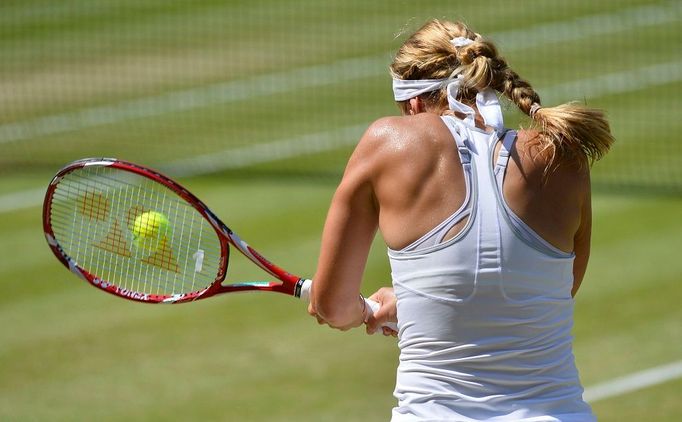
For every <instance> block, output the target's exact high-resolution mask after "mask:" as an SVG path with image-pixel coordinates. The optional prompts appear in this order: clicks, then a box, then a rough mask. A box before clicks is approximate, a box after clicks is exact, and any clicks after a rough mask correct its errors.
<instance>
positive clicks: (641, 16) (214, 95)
mask: <svg viewBox="0 0 682 422" xmlns="http://www.w3.org/2000/svg"><path fill="white" fill-rule="evenodd" d="M680 15H682V2H677V1H668V2H663V3H659V4H657V5H647V6H638V7H631V8H626V9H622V10H620V11H616V12H611V13H600V14H595V15H588V16H582V17H577V18H573V19H569V20H566V21H557V22H551V23H546V24H541V25H536V26H531V27H528V28H524V29H517V30H510V31H503V32H497V33H492V34H490V35H489V37H490V38H491V39H493V40H496V41H497V42H498V43H499V45H500V47H501V48H502V51H505V52H512V51H514V50H522V49H527V48H533V47H538V46H542V45H547V44H551V43H557V42H568V41H576V40H581V39H586V38H589V37H595V36H599V35H606V34H612V33H617V32H621V31H625V30H634V29H637V28H641V27H646V26H655V25H661V24H665V23H669V22H675V21H678V20H679V19H680ZM390 56H391V54H390V53H386V54H381V55H379V56H367V57H359V58H353V59H346V60H341V61H337V62H334V63H331V64H324V65H318V66H312V67H304V68H299V69H294V70H291V71H287V72H281V73H272V74H266V75H262V76H255V77H252V78H248V79H244V80H238V81H230V82H224V83H220V84H214V85H207V86H203V87H199V88H193V89H189V90H183V91H175V92H170V93H167V94H162V95H158V96H152V97H145V98H139V99H136V100H131V101H124V102H120V103H116V104H111V105H107V106H99V107H91V108H86V109H83V110H79V111H75V112H69V113H61V114H54V115H48V116H44V117H38V118H32V119H28V120H23V121H18V122H13V123H6V124H3V125H0V144H3V143H8V142H15V141H22V140H30V139H33V138H37V137H41V136H48V135H53V134H57V133H64V132H70V131H76V130H80V129H84V128H89V127H93V126H98V125H104V124H111V123H118V122H121V121H126V120H130V119H138V118H144V117H151V116H158V115H162V114H167V113H172V112H178V111H185V110H191V109H196V108H200V107H206V106H210V105H215V104H227V103H231V102H237V101H242V100H246V99H251V98H255V97H259V96H268V95H274V94H280V93H286V92H292V91H296V90H300V89H304V88H313V87H317V86H323V85H329V84H336V83H341V82H346V81H350V80H356V79H361V78H366V77H372V76H378V75H381V74H386V73H387V70H386V67H387V64H388V60H387V57H390Z"/></svg>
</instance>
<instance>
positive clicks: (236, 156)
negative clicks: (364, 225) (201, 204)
mask: <svg viewBox="0 0 682 422" xmlns="http://www.w3.org/2000/svg"><path fill="white" fill-rule="evenodd" d="M680 68H682V60H679V61H675V62H670V63H661V64H656V65H652V66H645V67H641V68H637V69H631V70H628V71H624V72H616V73H610V74H606V75H600V76H597V77H595V78H587V79H579V80H576V81H571V82H566V83H562V84H559V85H555V86H551V87H547V88H539V89H537V91H538V92H540V93H542V94H541V97H542V98H546V99H547V100H546V101H544V102H545V103H546V104H556V103H559V102H563V101H566V100H567V99H572V98H574V97H575V96H576V95H580V94H581V93H584V94H585V96H586V97H587V98H597V97H600V96H604V95H614V94H622V93H627V92H633V91H639V90H642V89H646V88H651V87H654V86H658V85H665V84H668V83H671V82H677V81H680V80H682V72H679V69H680ZM366 128H367V124H361V125H351V126H346V127H342V128H339V129H334V130H330V131H324V132H319V133H314V134H307V135H301V136H299V137H295V138H288V139H280V140H277V141H273V142H269V143H266V144H255V145H250V146H247V147H242V148H234V149H226V150H222V151H216V152H213V153H210V154H204V155H199V156H196V157H191V158H187V159H182V160H178V161H174V162H171V163H170V164H167V165H165V166H163V167H161V168H159V169H160V170H162V171H164V172H167V173H169V174H171V175H173V176H175V177H179V176H183V177H189V176H199V175H202V174H209V173H215V172H217V171H221V170H228V169H235V168H241V167H246V166H249V165H254V164H259V163H267V162H270V161H276V160H281V159H285V158H291V157H295V156H298V155H303V154H310V153H315V152H323V151H331V150H334V149H336V148H340V147H342V146H346V145H352V144H353V143H355V142H357V140H358V138H359V137H360V135H361V134H362V132H363V131H364V130H365V129H366ZM42 196H43V193H42V192H40V191H38V190H34V189H31V190H27V191H20V192H14V193H10V194H5V195H0V214H1V213H4V212H11V211H17V210H20V209H24V208H29V207H33V206H37V205H39V204H40V202H41V201H42Z"/></svg>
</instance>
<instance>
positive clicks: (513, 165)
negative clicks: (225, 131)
mask: <svg viewBox="0 0 682 422" xmlns="http://www.w3.org/2000/svg"><path fill="white" fill-rule="evenodd" d="M391 73H392V76H393V93H394V97H395V100H396V101H397V103H398V106H399V108H400V109H401V111H402V114H403V116H400V117H386V118H382V119H379V120H378V121H376V122H374V123H373V124H372V125H371V126H370V128H369V129H368V130H367V132H366V133H365V134H364V135H363V137H362V138H361V140H360V142H359V143H358V145H357V148H356V149H355V151H354V153H353V154H352V157H351V158H350V160H349V162H348V165H347V168H346V171H345V173H344V176H343V179H342V181H341V183H340V185H339V187H338V189H337V191H336V193H335V195H334V198H333V200H332V203H331V207H330V210H329V214H328V217H327V220H326V223H325V228H324V233H323V238H322V248H321V252H320V259H319V263H318V268H317V272H316V274H315V278H314V279H315V285H314V288H313V291H312V297H311V305H310V309H309V311H310V313H311V314H312V315H314V316H315V317H316V318H317V319H318V321H319V322H320V323H326V324H329V325H330V326H332V327H334V328H338V329H341V330H346V329H350V328H353V327H358V326H360V325H362V324H363V323H366V324H367V327H368V328H367V329H368V331H370V332H372V331H373V330H375V329H376V328H377V327H379V326H380V325H381V323H383V322H385V321H388V320H394V321H396V320H397V322H398V329H399V334H398V336H399V348H400V364H399V367H398V370H397V382H396V388H395V396H396V398H397V400H398V404H397V406H396V407H395V408H394V409H393V412H392V415H393V416H392V420H394V421H416V420H429V421H432V420H457V421H463V420H466V421H470V420H495V421H498V420H500V421H503V420H504V421H512V420H513V421H581V422H584V421H592V420H594V416H593V415H592V412H591V410H590V407H589V405H588V404H586V403H585V402H584V401H583V399H582V391H583V390H582V387H581V384H580V380H579V377H578V371H577V369H576V366H575V364H574V358H573V352H572V337H571V327H572V324H573V296H574V295H575V294H576V292H577V291H578V288H579V287H580V283H581V281H582V279H583V275H584V274H585V269H586V266H587V261H588V257H589V249H590V231H591V210H590V174H589V168H590V164H591V163H592V162H593V161H594V160H598V159H599V158H601V157H602V156H603V155H604V154H605V153H606V152H607V151H608V149H609V147H610V146H611V144H612V142H613V138H612V136H611V134H610V131H609V125H608V123H607V121H606V120H605V118H604V116H603V115H602V114H601V113H600V112H598V111H596V110H592V109H589V108H586V107H584V106H581V105H577V104H564V105H560V106H557V107H544V106H542V105H541V102H540V97H539V95H538V94H537V93H536V92H535V91H534V90H533V88H532V86H531V85H530V84H529V83H528V82H526V81H525V80H523V79H521V77H520V76H519V75H518V74H516V73H515V72H514V71H513V70H512V69H511V68H510V67H509V65H508V64H507V63H506V61H505V60H504V59H503V58H502V57H500V56H499V55H498V52H497V49H496V48H495V46H494V44H493V43H492V42H490V41H489V40H486V39H485V38H484V37H481V36H480V35H479V34H477V33H475V32H472V31H471V30H470V29H469V28H467V27H466V26H465V25H464V24H462V23H453V22H447V21H439V20H433V21H430V22H428V23H427V24H426V25H425V26H423V27H422V28H421V29H419V30H418V31H417V32H416V33H415V34H413V35H412V36H411V37H410V38H409V39H408V40H407V41H406V42H405V43H404V44H403V45H402V47H401V48H400V49H399V51H398V53H397V55H396V57H395V60H394V61H393V63H392V65H391ZM498 95H501V96H504V97H506V98H507V99H508V100H510V101H511V102H512V103H513V104H515V105H516V106H517V107H518V108H519V109H520V110H521V111H522V112H523V113H525V114H527V115H528V116H529V117H530V119H531V121H532V126H531V128H530V129H528V130H519V131H515V130H509V129H507V128H505V127H504V124H503V119H502V113H501V110H500V104H499V102H498ZM377 229H378V230H379V231H380V232H381V235H382V237H383V239H384V241H385V242H386V245H387V246H388V254H389V259H390V264H391V270H392V278H393V280H392V281H393V288H385V289H382V290H380V291H379V292H377V293H376V294H374V295H373V296H372V298H373V299H375V300H377V301H379V302H380V303H381V304H382V307H381V309H380V310H379V311H378V312H377V313H376V314H371V312H369V311H368V310H367V309H365V306H364V304H363V302H362V301H361V300H359V298H360V296H359V295H360V284H361V278H362V273H363V270H364V266H365V263H366V259H367V255H368V252H369V249H370V245H371V242H372V239H373V238H374V236H375V234H376V231H377ZM384 333H385V334H391V333H390V330H387V329H384Z"/></svg>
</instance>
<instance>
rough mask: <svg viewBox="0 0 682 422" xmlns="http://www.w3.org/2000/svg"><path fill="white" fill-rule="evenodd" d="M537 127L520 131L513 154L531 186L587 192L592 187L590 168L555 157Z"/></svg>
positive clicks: (586, 165)
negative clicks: (545, 147) (544, 142)
mask: <svg viewBox="0 0 682 422" xmlns="http://www.w3.org/2000/svg"><path fill="white" fill-rule="evenodd" d="M539 136H540V133H539V132H538V131H536V130H520V131H519V132H518V136H517V140H516V147H515V148H514V151H513V152H512V157H513V158H514V161H515V162H516V164H517V166H518V167H519V169H520V170H521V172H522V174H523V176H524V179H525V180H526V182H527V183H528V184H529V185H532V186H538V187H544V188H546V189H550V190H551V189H556V188H559V189H560V190H562V191H566V190H568V191H574V190H575V191H584V190H585V189H587V190H589V186H590V167H589V165H588V164H587V163H584V164H576V163H570V162H562V161H561V160H560V159H559V160H555V159H554V157H553V156H552V154H551V152H550V151H549V150H547V149H544V148H542V146H541V145H540V144H539V141H538V137H539Z"/></svg>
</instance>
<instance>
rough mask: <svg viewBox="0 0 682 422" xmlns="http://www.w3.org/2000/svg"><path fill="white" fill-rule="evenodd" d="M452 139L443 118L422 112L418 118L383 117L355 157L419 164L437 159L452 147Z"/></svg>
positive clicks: (364, 138)
mask: <svg viewBox="0 0 682 422" xmlns="http://www.w3.org/2000/svg"><path fill="white" fill-rule="evenodd" d="M451 146H452V140H451V137H450V135H449V131H448V129H447V127H446V126H445V124H443V123H442V120H441V118H440V116H438V115H436V114H432V113H421V114H419V115H416V116H390V117H382V118H380V119H378V120H376V121H375V122H373V123H372V124H371V125H370V126H369V128H368V129H367V131H366V132H365V134H364V135H363V136H362V138H361V139H360V142H359V143H358V146H357V148H356V152H355V153H354V155H362V156H363V158H364V159H368V158H370V157H373V158H374V159H377V160H380V161H384V160H390V161H392V162H393V164H396V162H395V160H397V161H403V160H405V161H409V162H411V163H413V164H417V163H418V162H419V161H423V160H429V159H433V158H434V157H437V154H434V153H437V152H439V150H441V149H443V148H451Z"/></svg>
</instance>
